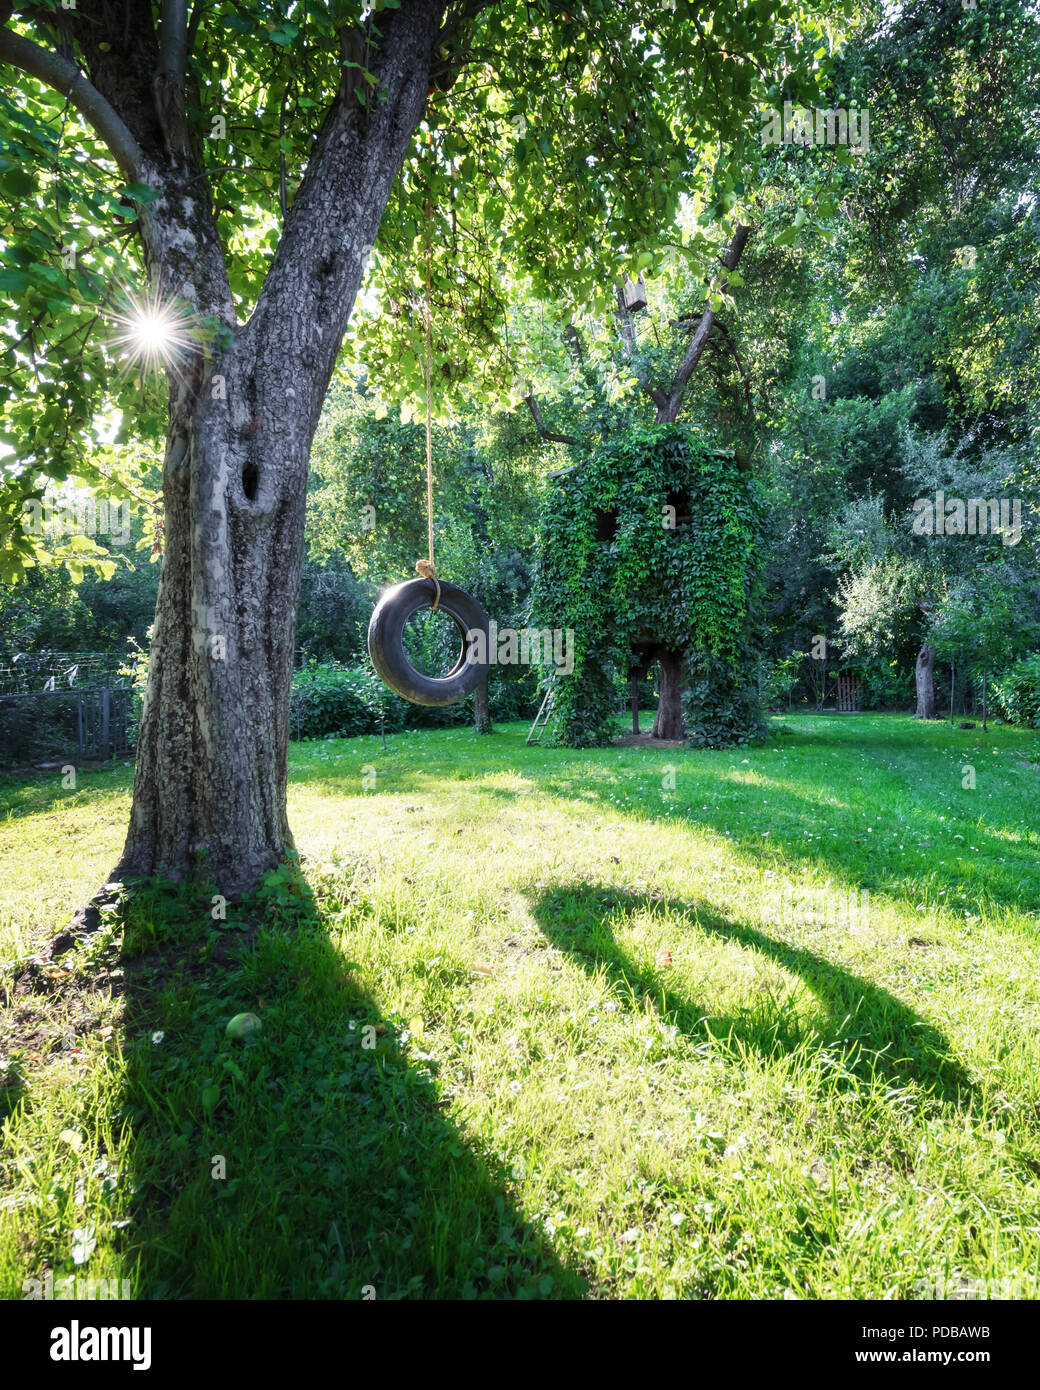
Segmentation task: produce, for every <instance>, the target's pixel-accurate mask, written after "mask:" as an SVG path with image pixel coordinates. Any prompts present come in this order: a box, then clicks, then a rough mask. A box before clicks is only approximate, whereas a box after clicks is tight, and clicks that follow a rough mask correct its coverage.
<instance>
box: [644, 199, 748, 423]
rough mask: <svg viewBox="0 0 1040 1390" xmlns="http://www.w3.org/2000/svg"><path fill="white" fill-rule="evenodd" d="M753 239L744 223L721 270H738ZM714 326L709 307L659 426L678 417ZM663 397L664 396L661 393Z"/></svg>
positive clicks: (663, 407)
mask: <svg viewBox="0 0 1040 1390" xmlns="http://www.w3.org/2000/svg"><path fill="white" fill-rule="evenodd" d="M750 235H751V228H750V227H745V226H744V224H743V223H741V225H740V226H739V227H738V228H737V230H736V231H735V232H734V233H733V240H732V241H731V242H730V244H729V247H728V249H727V251H726V254H725V255H724V256H723V257H722V267H723V269H724V270H736V268H737V262H738V261H739V260H740V257H741V255H742V253H743V251H744V247H745V246H746V245H747V240H748V237H749V236H750ZM726 284H727V281H725V280H723V282H722V284H721V285H720V286H719V290H718V293H719V294H722V293H723V292H724V291H725V289H726ZM714 322H715V311H714V309H713V308H712V307H711V304H710V303H709V305H708V307H707V308H706V309H705V310H704V312H703V314H701V321H700V323H699V324H698V325H697V331H696V332H695V333H694V335H693V337H692V339H691V340H690V345H689V347H688V348H687V349H686V351H685V353H684V354H683V359H682V361H681V362H680V363H679V365H678V367H677V368H676V370H675V376H674V377H673V378H672V385H671V388H670V390H669V391H668V394H667V396H666V397H665V401H664V404H663V405H659V406H658V410H657V421H656V423H657V424H659V425H663V424H669V423H673V422H674V421H675V420H676V419H678V416H679V407H680V406H681V405H682V398H683V395H684V393H685V391H686V387H687V384H688V382H689V380H690V377H691V376H692V375H693V369H694V367H696V365H697V363H698V362H699V361H700V357H701V353H702V352H703V351H704V348H705V346H706V344H707V342H708V338H709V336H710V334H711V329H712V325H713V324H714ZM661 394H663V393H661Z"/></svg>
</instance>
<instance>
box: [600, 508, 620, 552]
mask: <svg viewBox="0 0 1040 1390" xmlns="http://www.w3.org/2000/svg"><path fill="white" fill-rule="evenodd" d="M596 539H597V541H599V542H600V543H601V544H602V545H609V544H610V542H611V541H614V540H617V512H616V511H604V510H603V509H602V508H601V507H597V508H596Z"/></svg>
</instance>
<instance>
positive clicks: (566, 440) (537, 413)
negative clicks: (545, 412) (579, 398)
mask: <svg viewBox="0 0 1040 1390" xmlns="http://www.w3.org/2000/svg"><path fill="white" fill-rule="evenodd" d="M524 400H525V401H526V403H527V408H528V410H529V411H530V412H531V419H532V420H533V421H534V427H535V429H536V430H537V431H538V433H539V435H540V436H541V438H542V439H547V440H549V442H550V443H551V444H575V445H576V444H578V442H579V441H578V440H577V439H575V438H574V436H573V435H572V434H556V433H555V431H553V430H550V429H546V426H545V421H544V420H543V419H542V408H541V406H540V405H539V404H538V402H537V401H536V400H535V398H534V396H533V395H530V396H525V397H524Z"/></svg>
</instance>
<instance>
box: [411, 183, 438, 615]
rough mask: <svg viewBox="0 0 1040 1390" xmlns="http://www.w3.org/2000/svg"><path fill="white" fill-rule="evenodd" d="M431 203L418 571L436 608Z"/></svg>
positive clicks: (427, 206) (427, 252)
mask: <svg viewBox="0 0 1040 1390" xmlns="http://www.w3.org/2000/svg"><path fill="white" fill-rule="evenodd" d="M430 211H431V210H430V204H429V203H427V204H426V544H427V549H428V551H429V559H427V560H416V562H415V568H416V570H417V571H418V573H419V574H421V575H422V577H423V578H424V579H432V580H433V582H434V584H436V586H437V595H436V597H435V598H434V600H433V609H432V610H431V611H436V608H437V605H438V604H439V603H440V601H441V582H440V580H439V579H438V578H437V570H436V567H435V566H434V563H433V423H432V418H433V382H432V377H433V367H432V357H433V313H432V310H431V307H430V301H431V290H430Z"/></svg>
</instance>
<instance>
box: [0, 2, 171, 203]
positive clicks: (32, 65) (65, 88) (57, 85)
mask: <svg viewBox="0 0 1040 1390" xmlns="http://www.w3.org/2000/svg"><path fill="white" fill-rule="evenodd" d="M0 60H2V61H3V62H5V63H10V64H11V65H12V67H16V68H18V69H19V70H20V71H21V72H24V73H28V75H29V76H30V77H35V78H36V79H37V81H38V82H43V83H45V84H46V85H47V86H48V87H53V89H54V90H55V91H56V92H59V93H60V94H61V95H62V96H63V97H66V98H67V99H68V100H69V102H70V103H71V104H72V105H73V106H74V107H75V108H76V110H77V111H78V112H79V113H80V115H81V116H83V117H84V119H85V120H86V121H87V122H88V123H89V124H90V125H91V126H92V127H93V128H94V130H95V131H96V132H97V133H98V135H99V136H100V137H101V139H102V140H103V141H104V142H105V144H106V145H107V146H108V149H109V151H110V153H111V155H112V158H113V159H114V160H115V162H116V163H117V164H118V165H119V168H120V170H121V172H122V174H123V176H124V177H125V178H126V180H127V182H128V183H137V182H139V181H140V179H141V177H142V169H143V166H144V153H143V151H142V150H141V147H140V146H139V145H138V143H137V141H136V140H135V139H134V137H133V136H132V135H131V133H130V131H129V129H128V128H127V126H126V125H125V124H124V123H123V121H122V120H121V119H120V117H119V116H118V115H117V114H116V112H115V110H114V108H113V107H112V106H110V105H109V103H108V102H107V101H106V100H105V98H104V97H103V96H102V95H101V93H100V92H99V91H98V90H97V88H96V87H94V86H92V85H91V83H90V82H88V81H87V79H86V78H85V77H84V76H83V73H82V72H81V71H80V70H79V68H78V67H77V66H76V65H75V63H72V62H70V61H69V60H68V59H67V58H63V57H62V56H61V55H60V54H59V53H55V52H53V51H52V50H51V49H48V48H44V47H43V46H42V44H38V43H34V42H33V40H32V39H27V38H26V37H25V36H24V35H23V34H16V33H13V32H12V31H11V30H10V29H6V28H5V29H0Z"/></svg>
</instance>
